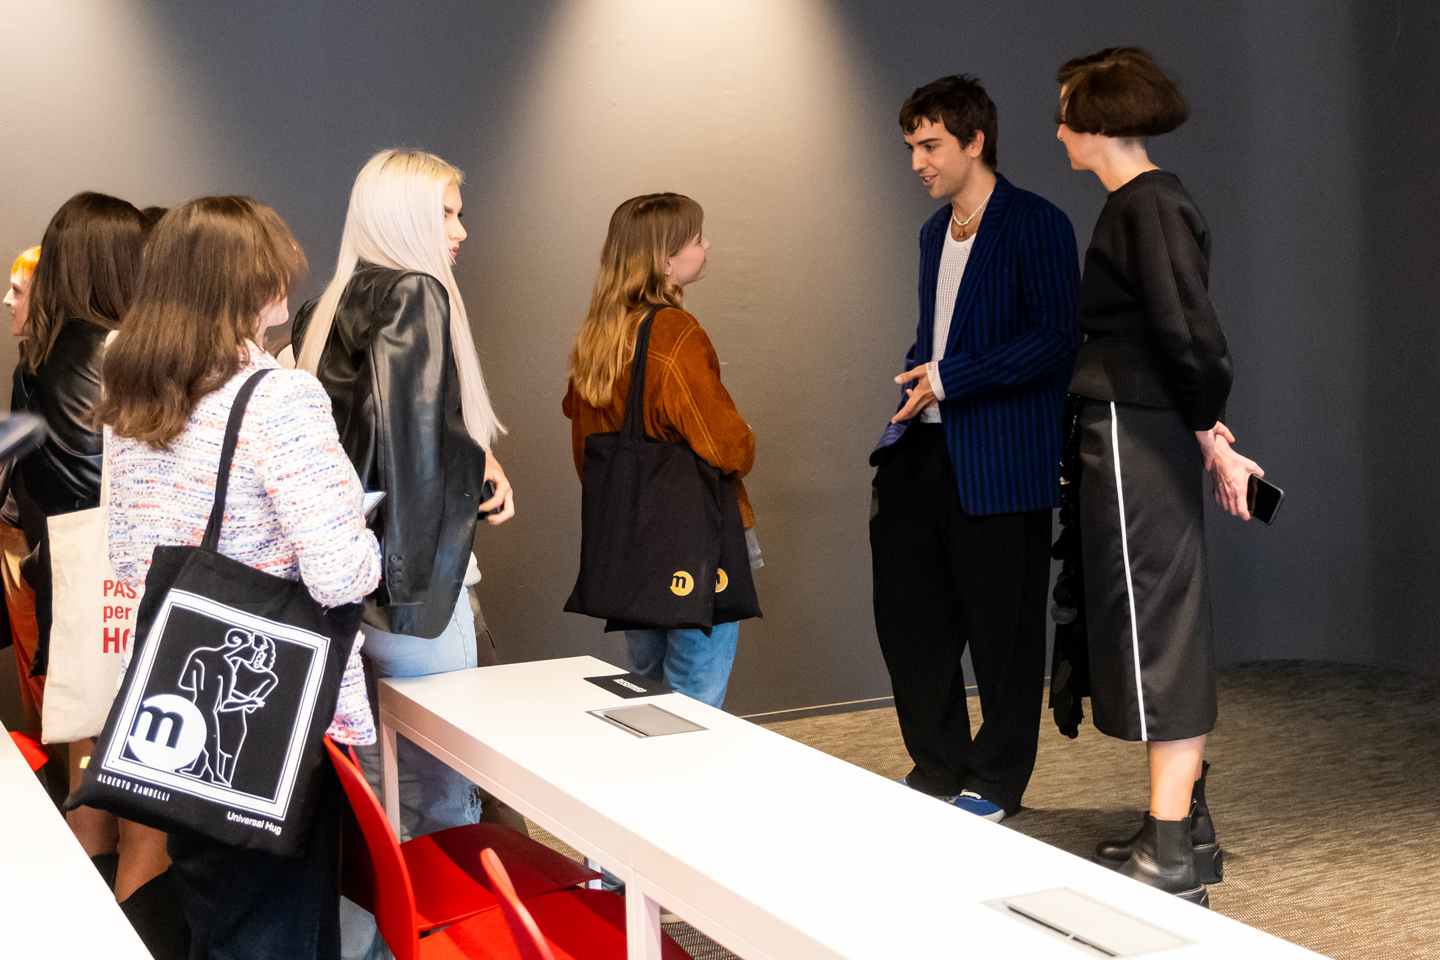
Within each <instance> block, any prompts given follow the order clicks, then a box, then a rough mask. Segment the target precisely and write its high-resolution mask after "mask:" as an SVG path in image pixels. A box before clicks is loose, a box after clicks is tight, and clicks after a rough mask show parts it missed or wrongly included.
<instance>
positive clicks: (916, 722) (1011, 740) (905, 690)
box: [870, 423, 1051, 814]
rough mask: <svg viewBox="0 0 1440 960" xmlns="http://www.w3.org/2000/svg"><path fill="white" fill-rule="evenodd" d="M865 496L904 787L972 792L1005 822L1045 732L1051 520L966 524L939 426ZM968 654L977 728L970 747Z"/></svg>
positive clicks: (900, 446) (894, 455) (920, 436)
mask: <svg viewBox="0 0 1440 960" xmlns="http://www.w3.org/2000/svg"><path fill="white" fill-rule="evenodd" d="M873 496H874V500H873V502H872V506H871V517H870V558H871V565H872V570H873V576H874V605H875V630H876V633H877V634H878V635H879V638H880V650H881V652H882V653H883V654H884V657H885V665H886V667H887V668H888V669H889V671H890V683H891V686H892V688H893V690H894V693H895V711H896V714H897V715H898V717H899V721H900V732H901V734H902V735H903V736H904V738H905V747H906V749H907V750H908V751H909V752H910V758H911V760H912V761H913V762H914V764H915V766H914V768H913V769H912V770H911V771H910V774H909V775H908V776H907V778H906V779H907V781H908V782H909V784H910V786H912V787H914V788H915V789H917V790H920V791H922V792H924V793H929V794H932V795H934V796H949V795H952V794H958V793H960V791H962V790H973V791H974V792H976V793H978V794H979V795H980V796H982V797H984V798H985V799H986V800H989V801H990V802H991V803H994V804H997V805H999V806H1001V807H1004V808H1005V810H1006V812H1007V813H1012V814H1013V813H1015V812H1016V811H1018V810H1019V809H1020V799H1021V797H1022V796H1023V795H1024V793H1025V787H1026V785H1027V784H1028V783H1029V782H1030V774H1031V772H1032V771H1033V770H1034V768H1035V750H1036V745H1037V741H1038V738H1039V733H1040V710H1041V703H1042V690H1043V686H1044V682H1045V593H1046V590H1047V588H1048V587H1049V584H1050V534H1051V526H1050V524H1051V511H1049V510H1035V511H1029V512H1024V513H1007V514H996V515H992V516H971V515H969V514H967V513H966V512H965V510H964V508H962V507H961V505H960V495H959V491H958V489H957V487H956V483H955V473H954V468H953V467H952V466H951V463H950V455H949V452H948V450H947V449H946V445H945V436H944V431H943V427H942V426H941V425H940V424H924V423H913V424H911V425H910V427H909V429H908V430H906V432H905V435H904V436H903V437H902V438H901V439H900V441H899V442H898V443H897V444H896V445H895V448H894V450H893V451H892V452H891V454H890V456H889V458H888V459H886V460H885V461H884V462H883V463H882V464H881V465H880V467H879V469H878V470H877V471H876V473H875V481H874V490H873ZM967 644H968V645H969V647H970V660H971V663H972V665H973V666H974V668H975V681H976V684H977V685H978V687H979V693H980V709H981V712H982V715H983V717H984V721H983V723H982V724H981V726H980V729H979V731H978V732H977V733H976V734H975V735H974V737H973V738H972V736H971V732H970V713H969V708H968V706H967V705H966V691H965V674H964V671H963V669H962V668H961V656H962V655H963V654H964V652H965V647H966V645H967Z"/></svg>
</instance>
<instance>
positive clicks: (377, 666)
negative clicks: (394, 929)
mask: <svg viewBox="0 0 1440 960" xmlns="http://www.w3.org/2000/svg"><path fill="white" fill-rule="evenodd" d="M360 630H361V632H362V633H364V634H365V646H363V647H362V648H361V649H360V655H361V656H362V657H364V658H365V682H366V684H367V685H368V686H369V688H370V705H371V709H372V710H376V708H377V707H378V704H379V696H378V695H377V693H376V685H375V683H376V680H377V679H378V678H381V677H423V676H428V675H430V674H434V673H450V672H451V671H454V670H465V669H468V668H470V667H474V666H478V662H477V660H476V655H475V616H474V614H473V613H471V611H470V594H469V591H468V590H466V589H464V588H463V587H462V588H461V590H460V596H459V597H458V598H457V600H456V604H455V612H454V614H453V615H452V616H451V618H450V624H449V626H447V627H446V628H445V632H444V633H442V634H440V636H438V637H436V638H435V639H433V640H425V639H422V638H420V637H407V636H403V635H401V634H396V633H387V632H386V631H384V630H377V629H376V628H374V627H372V626H370V625H369V624H361V626H360ZM375 726H376V728H377V729H378V728H379V726H380V720H379V713H378V710H377V712H376V720H375ZM355 753H356V754H357V755H358V756H359V758H360V768H361V769H362V770H363V771H364V772H365V779H366V780H368V781H369V782H370V786H371V788H372V789H374V791H375V794H376V796H380V797H383V796H384V793H383V792H382V787H381V774H380V745H379V744H378V743H377V744H373V745H371V746H368V747H356V748H355ZM396 753H397V754H398V760H399V763H398V767H399V774H400V776H399V780H400V842H402V843H403V842H405V841H406V840H410V839H412V838H414V837H423V836H425V835H426V834H429V833H435V832H436V831H438V830H445V829H447V828H449V827H458V826H460V825H462V824H467V823H478V822H479V820H480V788H479V787H477V786H475V784H473V783H471V782H470V781H469V780H468V779H467V778H465V777H463V776H461V775H460V774H459V773H456V772H455V771H454V770H453V769H451V768H450V767H449V766H448V765H446V764H445V763H444V762H443V761H441V760H438V759H437V758H435V757H434V756H432V755H431V754H429V753H426V752H425V751H424V750H422V749H420V748H419V747H417V746H416V745H415V744H413V743H411V742H410V741H409V740H406V739H405V738H404V737H403V736H397V737H396ZM340 932H341V943H342V953H343V956H344V958H345V960H362V958H379V957H389V956H390V952H389V950H387V949H386V947H385V942H384V941H383V940H382V939H381V938H380V935H379V933H378V932H377V931H376V929H375V918H374V917H372V916H371V915H370V913H369V912H368V911H366V910H362V909H361V908H359V907H357V906H356V905H355V904H353V903H351V902H350V901H349V900H342V901H341V910H340Z"/></svg>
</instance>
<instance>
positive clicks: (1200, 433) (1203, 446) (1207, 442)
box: [1195, 420, 1249, 482]
mask: <svg viewBox="0 0 1440 960" xmlns="http://www.w3.org/2000/svg"><path fill="white" fill-rule="evenodd" d="M1216 437H1220V438H1223V439H1224V440H1225V441H1226V442H1227V443H1234V442H1235V434H1233V433H1231V432H1230V428H1229V427H1227V426H1225V424H1223V423H1221V422H1220V421H1219V420H1216V421H1215V426H1213V427H1211V428H1210V429H1209V430H1196V431H1195V439H1196V440H1199V441H1200V452H1201V453H1203V454H1204V455H1205V469H1206V470H1209V469H1210V468H1211V467H1213V466H1214V465H1215V438H1216ZM1246 482H1249V481H1246Z"/></svg>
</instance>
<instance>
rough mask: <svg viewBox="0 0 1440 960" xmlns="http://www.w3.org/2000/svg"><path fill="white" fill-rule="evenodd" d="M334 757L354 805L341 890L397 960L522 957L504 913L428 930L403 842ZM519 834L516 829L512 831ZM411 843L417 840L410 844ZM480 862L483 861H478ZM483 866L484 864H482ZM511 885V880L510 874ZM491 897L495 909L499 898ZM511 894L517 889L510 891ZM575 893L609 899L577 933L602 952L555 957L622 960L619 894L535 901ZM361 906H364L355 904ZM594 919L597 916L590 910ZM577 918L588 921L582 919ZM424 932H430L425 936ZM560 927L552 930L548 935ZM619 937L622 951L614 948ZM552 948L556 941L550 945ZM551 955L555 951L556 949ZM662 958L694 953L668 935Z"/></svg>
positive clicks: (578, 950) (365, 788) (366, 788)
mask: <svg viewBox="0 0 1440 960" xmlns="http://www.w3.org/2000/svg"><path fill="white" fill-rule="evenodd" d="M326 747H327V749H328V750H329V751H330V759H331V761H332V762H333V763H334V764H335V771H336V773H338V774H339V775H340V783H341V785H342V786H343V787H344V788H345V795H346V797H347V798H348V799H349V800H350V813H351V816H350V817H348V818H347V822H346V823H345V826H344V852H343V854H342V856H343V858H344V869H343V874H344V877H343V880H342V887H343V888H344V889H345V890H346V896H348V897H351V899H355V896H354V895H355V894H360V895H361V896H362V897H364V899H365V902H367V903H369V904H371V905H372V906H371V907H370V910H371V912H372V913H373V914H374V915H375V925H376V926H377V927H378V928H379V930H380V935H381V936H382V937H384V938H385V943H386V945H387V946H389V947H390V952H391V953H393V954H394V955H395V960H523V958H522V956H521V954H520V952H519V948H518V947H517V946H516V944H515V939H514V938H513V937H512V936H511V934H510V929H509V927H508V926H507V923H506V919H505V914H504V912H503V909H501V910H496V909H487V910H484V911H483V912H480V913H475V914H473V915H471V916H470V917H468V918H467V919H464V920H461V921H460V922H458V923H455V924H452V925H450V926H447V927H445V928H444V929H440V930H435V929H434V928H433V927H427V926H426V925H425V921H424V920H423V919H422V917H421V914H420V913H419V911H418V910H417V909H416V887H415V884H414V883H413V882H412V881H413V879H414V878H413V877H412V875H411V872H410V869H409V867H408V865H407V862H406V861H407V857H406V856H405V854H404V852H403V848H402V846H401V844H399V843H397V842H396V840H395V833H394V831H392V830H391V829H390V821H389V820H387V819H386V817H385V810H384V808H383V807H381V806H380V801H379V800H377V799H376V798H375V793H374V791H372V790H371V789H370V785H369V784H368V783H366V782H365V778H364V777H363V776H362V775H361V774H360V770H359V768H358V767H357V766H356V765H355V764H353V763H352V762H351V761H350V760H349V759H347V758H346V757H345V755H344V754H343V753H341V752H340V750H339V749H338V748H337V747H336V746H335V745H334V744H333V743H331V742H330V741H328V740H327V741H326ZM510 832H512V833H513V832H514V831H510ZM412 842H413V841H412ZM476 861H477V863H478V862H479V861H480V858H479V857H477V858H476ZM482 869H483V867H482ZM507 880H508V877H507ZM485 892H486V893H487V894H489V895H490V896H491V897H492V899H493V900H494V901H495V904H496V905H497V906H498V905H500V904H501V902H502V901H501V899H500V898H499V897H496V896H495V895H494V894H490V892H489V891H488V890H486V891H485ZM509 892H510V894H511V895H512V896H514V895H515V890H514V889H513V888H512V889H511V890H510V891H509ZM568 895H575V896H576V899H577V901H579V902H582V903H584V902H596V901H604V902H605V903H606V905H605V907H603V908H600V909H601V912H603V914H604V917H603V918H601V919H600V922H599V923H594V922H592V923H589V924H587V925H584V926H582V927H581V929H580V936H583V937H591V938H594V939H595V941H596V943H597V944H600V945H602V946H603V947H604V948H605V950H604V952H595V951H594V950H592V949H589V948H588V945H587V944H584V943H582V944H580V945H578V946H576V947H575V951H574V952H573V953H572V952H569V951H566V952H565V953H564V954H563V955H562V954H561V953H560V952H558V951H556V952H555V953H554V960H572V958H576V957H585V958H590V957H597V958H598V957H606V958H611V957H613V958H616V960H623V958H624V957H625V902H624V900H623V898H621V897H620V896H619V895H617V894H613V893H610V894H607V893H604V892H603V891H599V890H564V891H560V892H559V893H547V894H542V895H540V896H539V897H537V898H535V899H534V900H532V901H530V903H532V904H538V903H540V902H542V901H548V900H549V899H550V898H551V897H565V896H568ZM356 902H360V901H358V900H357V901H356ZM555 912H556V911H553V910H551V909H550V908H548V906H547V909H546V911H545V914H544V916H542V918H541V922H542V923H549V922H556V923H557V927H556V929H559V923H562V922H563V918H562V919H561V920H560V921H554V913H555ZM591 913H592V915H596V916H598V913H597V911H594V910H592V911H591ZM580 919H582V920H583V919H585V918H584V917H581V918H580ZM422 930H433V931H434V932H432V933H430V934H429V935H428V936H426V937H424V938H421V936H420V933H421V931H422ZM554 933H555V930H552V931H551V934H552V936H553V934H554ZM617 937H618V943H619V949H618V951H616V950H615V949H614V946H613V945H614V944H615V943H616V938H617ZM549 942H550V943H551V944H552V945H553V944H554V943H555V942H556V941H554V940H551V941H549ZM561 942H563V943H565V944H566V945H567V946H570V945H572V940H571V939H570V938H569V937H568V936H567V937H564V938H562V940H561ZM551 949H552V951H553V950H554V947H553V946H552V947H551ZM664 957H665V960H688V958H689V954H687V953H685V951H684V950H682V949H680V946H679V945H678V944H676V943H674V941H672V940H670V939H669V938H668V937H667V938H666V943H665V950H664Z"/></svg>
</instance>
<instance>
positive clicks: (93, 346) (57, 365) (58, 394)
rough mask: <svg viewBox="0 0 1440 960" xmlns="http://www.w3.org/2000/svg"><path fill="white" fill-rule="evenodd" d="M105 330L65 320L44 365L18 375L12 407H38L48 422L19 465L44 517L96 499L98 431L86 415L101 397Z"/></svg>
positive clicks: (28, 409) (79, 507) (30, 409)
mask: <svg viewBox="0 0 1440 960" xmlns="http://www.w3.org/2000/svg"><path fill="white" fill-rule="evenodd" d="M108 333H109V331H108V330H106V329H105V328H104V327H102V326H100V325H99V324H98V323H91V322H90V321H88V320H66V321H65V323H64V325H63V326H61V328H60V335H59V336H57V337H56V338H55V345H54V347H52V348H51V350H50V355H49V356H47V357H46V358H45V363H44V365H43V366H41V367H40V369H39V370H38V371H37V372H36V373H33V374H21V375H20V376H19V377H17V378H16V380H17V381H18V382H17V383H16V387H20V388H22V389H23V391H24V394H23V395H19V394H18V393H17V394H15V395H12V397H11V402H10V409H12V410H15V411H17V412H25V413H37V414H39V415H40V416H42V417H44V418H45V425H46V426H47V427H49V428H50V435H49V436H48V437H46V439H45V442H44V443H42V444H41V445H40V446H39V448H37V449H36V450H35V451H34V452H33V453H31V454H30V455H29V456H27V457H26V458H25V459H24V460H22V461H20V467H19V470H20V476H21V477H22V478H23V479H24V483H25V489H26V492H27V493H28V494H29V496H30V497H31V498H32V499H33V500H34V501H35V503H36V504H38V505H39V507H40V508H41V510H42V511H43V516H44V517H53V516H57V515H59V514H62V513H72V512H74V511H76V510H88V509H90V508H92V507H97V506H99V505H100V452H101V443H100V433H99V432H98V431H97V430H96V429H95V427H94V425H93V424H92V423H91V420H90V418H91V415H92V414H93V413H94V411H95V405H96V404H97V403H99V402H100V373H101V364H102V363H103V362H104V359H105V337H106V335H107V334H108ZM26 519H27V520H28V519H29V518H26ZM26 526H27V527H28V526H29V524H28V523H27V524H26Z"/></svg>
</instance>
